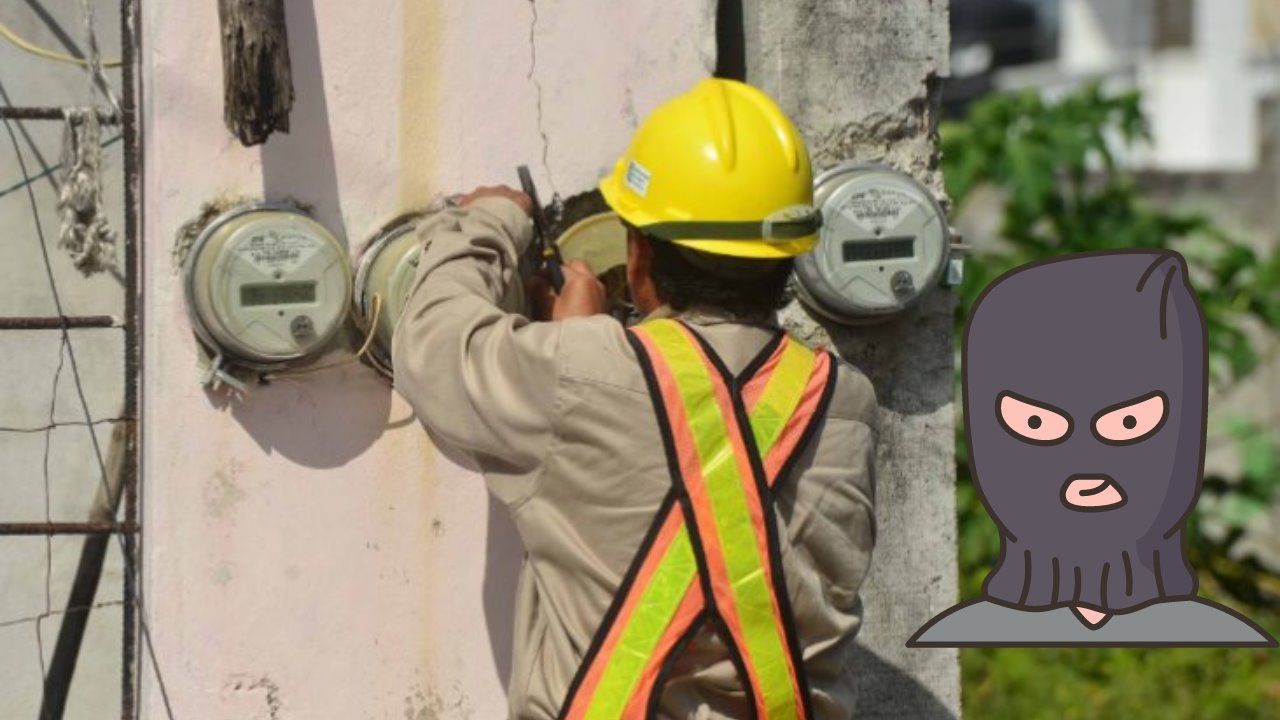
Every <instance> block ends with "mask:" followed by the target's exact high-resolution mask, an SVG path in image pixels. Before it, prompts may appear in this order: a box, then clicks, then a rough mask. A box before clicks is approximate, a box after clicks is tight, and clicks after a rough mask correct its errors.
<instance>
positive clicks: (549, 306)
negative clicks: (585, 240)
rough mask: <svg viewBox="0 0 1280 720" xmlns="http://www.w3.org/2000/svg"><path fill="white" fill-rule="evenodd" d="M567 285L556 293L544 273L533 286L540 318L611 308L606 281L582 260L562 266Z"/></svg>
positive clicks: (602, 310)
mask: <svg viewBox="0 0 1280 720" xmlns="http://www.w3.org/2000/svg"><path fill="white" fill-rule="evenodd" d="M561 269H562V270H563V271H564V287H562V288H560V293H559V294H556V293H555V292H554V291H552V289H551V285H550V283H548V282H547V281H546V280H545V279H543V278H542V277H541V276H538V277H537V278H536V279H535V282H534V285H533V287H532V289H531V292H532V294H533V299H534V303H535V304H534V307H536V308H537V310H538V319H539V320H564V319H566V318H571V317H586V316H588V315H599V314H601V313H604V312H606V311H607V310H608V302H607V299H606V296H605V290H604V283H602V282H600V279H599V278H597V277H596V276H595V273H593V272H591V266H589V265H587V263H586V262H584V261H582V260H570V261H568V262H566V263H565V264H564V265H562V266H561Z"/></svg>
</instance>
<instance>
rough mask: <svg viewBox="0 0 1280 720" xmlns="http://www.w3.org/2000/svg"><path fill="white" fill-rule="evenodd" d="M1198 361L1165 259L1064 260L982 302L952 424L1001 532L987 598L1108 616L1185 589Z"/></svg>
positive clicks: (1175, 266)
mask: <svg viewBox="0 0 1280 720" xmlns="http://www.w3.org/2000/svg"><path fill="white" fill-rule="evenodd" d="M1206 361H1207V351H1206V344H1205V324H1204V315H1203V312H1202V310H1201V308H1200V304H1199V302H1198V300H1197V299H1196V295H1195V293H1194V292H1193V291H1192V289H1191V287H1190V285H1189V284H1188V281H1187V268H1186V262H1185V261H1184V260H1183V258H1182V256H1181V255H1178V254H1177V253H1174V252H1165V251H1120V252H1107V253H1090V254H1082V255H1069V256H1065V257H1062V258H1059V259H1054V260H1051V261H1048V262H1043V263H1036V264H1032V265H1027V266H1024V267H1021V268H1018V269H1017V270H1014V271H1012V272H1010V273H1008V274H1006V275H1004V276H1002V277H1001V278H1000V279H998V280H997V281H996V282H994V283H993V284H992V285H991V286H990V287H989V288H988V289H987V290H986V291H985V292H984V293H983V295H982V296H981V297H980V298H979V299H978V302H977V303H976V304H975V305H974V308H973V312H972V313H971V315H970V318H969V325H968V328H967V330H966V332H965V339H964V404H965V405H964V411H965V417H964V421H965V428H966V430H967V431H968V439H969V461H970V463H971V469H972V471H973V477H974V478H975V481H976V483H977V486H978V491H979V493H980V494H981V496H982V500H983V503H984V504H985V505H986V508H987V511H988V512H989V513H990V514H991V517H992V518H993V519H994V520H995V521H996V524H997V525H998V526H999V527H1000V533H1001V537H1000V541H1001V551H1000V559H999V561H998V562H997V563H996V567H995V568H994V569H993V570H992V572H991V574H990V575H988V576H987V579H986V582H985V584H984V586H983V587H984V591H985V594H986V596H987V598H988V599H989V600H992V601H995V602H998V603H1002V604H1005V605H1011V606H1015V607H1019V608H1025V609H1046V608H1050V607H1059V606H1074V607H1080V608H1088V609H1092V610H1096V611H1098V612H1104V613H1120V612H1125V611H1128V610H1134V609H1137V608H1139V607H1141V606H1143V605H1147V604H1150V603H1152V602H1156V601H1159V600H1161V599H1167V598H1185V597H1187V596H1191V595H1194V594H1195V592H1196V576H1195V573H1194V572H1193V571H1192V568H1191V566H1190V564H1189V563H1188V562H1187V559H1186V555H1185V552H1184V548H1183V533H1184V528H1185V523H1186V519H1187V516H1188V514H1190V512H1191V508H1192V507H1193V506H1194V505H1195V501H1196V496H1197V494H1198V492H1199V489H1200V477H1201V470H1202V468H1203V461H1204V440H1205V408H1206V393H1207V386H1206V379H1207V375H1206V372H1207V364H1206Z"/></svg>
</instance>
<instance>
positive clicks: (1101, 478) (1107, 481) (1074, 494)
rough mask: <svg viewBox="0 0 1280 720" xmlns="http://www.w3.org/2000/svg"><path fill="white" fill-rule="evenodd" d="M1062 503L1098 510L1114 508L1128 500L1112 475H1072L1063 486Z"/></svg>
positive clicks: (1085, 510) (1074, 508) (1076, 507)
mask: <svg viewBox="0 0 1280 720" xmlns="http://www.w3.org/2000/svg"><path fill="white" fill-rule="evenodd" d="M1061 497H1062V504H1063V505H1066V506H1067V507H1068V508H1071V509H1072V510H1079V511H1082V512H1097V511H1099V510H1112V509H1114V508H1118V507H1120V506H1121V505H1124V504H1125V501H1126V500H1128V498H1127V497H1125V494H1124V491H1123V490H1121V489H1120V486H1119V485H1117V484H1116V481H1115V479H1113V478H1112V477H1111V476H1110V475H1103V474H1100V473H1095V474H1091V475H1090V474H1082V475H1072V476H1071V477H1069V478H1067V482H1066V483H1065V484H1063V486H1062V496H1061Z"/></svg>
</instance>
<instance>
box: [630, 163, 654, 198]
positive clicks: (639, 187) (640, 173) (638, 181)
mask: <svg viewBox="0 0 1280 720" xmlns="http://www.w3.org/2000/svg"><path fill="white" fill-rule="evenodd" d="M650 176H651V173H650V172H649V170H648V169H647V168H646V167H645V166H643V165H641V164H640V163H638V162H636V161H635V160H631V161H629V162H628V163H627V176H626V179H625V182H626V183H627V187H629V188H631V189H632V190H634V191H635V193H636V194H637V195H639V196H640V197H644V196H645V195H647V194H648V193H649V178H650Z"/></svg>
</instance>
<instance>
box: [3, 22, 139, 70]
mask: <svg viewBox="0 0 1280 720" xmlns="http://www.w3.org/2000/svg"><path fill="white" fill-rule="evenodd" d="M0 37H3V38H4V39H5V40H8V41H9V42H11V43H13V44H14V46H16V47H17V48H18V49H19V50H23V51H25V52H29V53H31V54H32V55H35V56H36V57H42V58H44V59H46V60H56V61H57V62H64V63H71V64H73V65H80V66H81V67H88V66H89V61H88V60H86V59H85V58H78V57H76V56H74V55H68V54H66V53H60V52H58V51H56V50H49V49H48V48H42V47H40V46H39V45H36V44H35V43H33V42H31V41H29V40H24V39H23V38H22V36H21V35H19V34H18V33H16V32H14V31H13V30H12V29H11V28H10V27H9V26H8V25H5V24H4V22H2V21H0ZM122 65H124V62H123V61H121V60H104V61H103V62H102V67H107V68H117V67H120V66H122Z"/></svg>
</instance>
